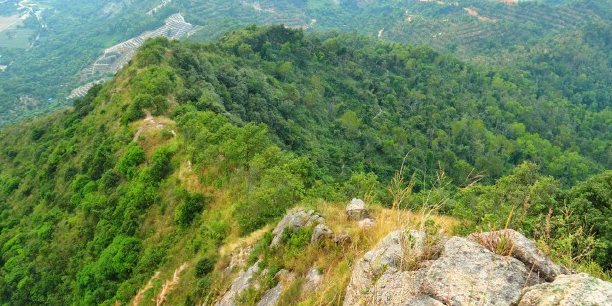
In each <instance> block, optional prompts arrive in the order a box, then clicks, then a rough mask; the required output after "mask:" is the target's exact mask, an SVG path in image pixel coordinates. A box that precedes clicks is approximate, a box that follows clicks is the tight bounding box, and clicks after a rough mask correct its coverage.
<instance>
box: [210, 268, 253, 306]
mask: <svg viewBox="0 0 612 306" xmlns="http://www.w3.org/2000/svg"><path fill="white" fill-rule="evenodd" d="M257 272H259V261H258V262H257V263H255V264H254V265H253V266H251V267H250V268H249V269H247V270H246V271H241V272H240V274H239V275H238V277H237V278H236V279H234V281H233V282H232V285H231V286H230V288H229V290H227V291H226V292H225V293H224V294H223V296H222V297H221V300H219V301H218V302H217V303H215V305H216V306H235V305H236V304H237V299H238V297H239V296H240V294H242V293H243V292H245V291H246V290H247V289H249V288H251V286H253V285H255V274H257Z"/></svg>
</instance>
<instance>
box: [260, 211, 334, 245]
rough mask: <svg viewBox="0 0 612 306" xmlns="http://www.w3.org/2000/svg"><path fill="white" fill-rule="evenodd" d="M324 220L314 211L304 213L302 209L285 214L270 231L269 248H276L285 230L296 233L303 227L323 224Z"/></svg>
mask: <svg viewBox="0 0 612 306" xmlns="http://www.w3.org/2000/svg"><path fill="white" fill-rule="evenodd" d="M323 223H325V219H324V218H323V217H321V216H319V214H317V213H315V212H314V210H308V211H306V210H305V209H304V208H301V207H297V208H294V209H292V210H290V211H288V212H287V214H286V215H285V217H284V218H283V219H282V220H281V221H280V222H279V223H278V225H277V226H276V227H275V228H274V230H273V231H272V234H273V235H274V237H273V238H272V243H270V247H274V246H277V245H278V244H279V243H280V241H281V239H282V237H283V233H284V232H285V230H286V229H291V230H293V231H297V230H298V229H300V228H302V227H305V226H313V225H315V224H323Z"/></svg>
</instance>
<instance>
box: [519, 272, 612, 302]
mask: <svg viewBox="0 0 612 306" xmlns="http://www.w3.org/2000/svg"><path fill="white" fill-rule="evenodd" d="M518 305H519V306H574V305H584V306H596V305H597V306H604V305H605V306H609V305H612V284H611V283H608V282H604V281H602V280H600V279H598V278H594V277H591V276H589V275H588V274H585V273H580V274H574V275H560V276H559V277H557V278H556V279H555V281H554V282H552V283H544V284H540V285H537V286H533V287H529V288H526V289H525V295H523V298H522V299H521V302H520V303H519V304H518Z"/></svg>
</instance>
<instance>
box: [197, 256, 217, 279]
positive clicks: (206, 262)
mask: <svg viewBox="0 0 612 306" xmlns="http://www.w3.org/2000/svg"><path fill="white" fill-rule="evenodd" d="M215 264H216V261H215V260H214V259H212V258H210V257H204V258H202V259H200V260H198V262H197V263H196V265H195V276H196V277H197V278H203V277H204V276H206V275H208V274H209V273H210V272H212V271H213V270H214V269H215Z"/></svg>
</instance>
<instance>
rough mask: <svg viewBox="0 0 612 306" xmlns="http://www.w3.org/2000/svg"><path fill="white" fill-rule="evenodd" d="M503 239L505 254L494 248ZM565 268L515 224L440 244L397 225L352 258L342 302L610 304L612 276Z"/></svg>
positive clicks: (520, 305)
mask: <svg viewBox="0 0 612 306" xmlns="http://www.w3.org/2000/svg"><path fill="white" fill-rule="evenodd" d="M502 239H503V243H510V247H508V248H507V249H506V250H507V251H508V253H509V254H510V255H508V256H503V255H498V254H495V253H494V252H492V251H491V250H490V249H493V250H496V246H497V244H499V243H501V241H502ZM481 243H482V244H481ZM483 244H484V246H483ZM485 246H486V247H485ZM438 247H440V248H441V249H440V250H439V251H440V252H439V253H437V252H436V248H438ZM432 250H433V251H432ZM432 254H439V257H437V256H435V255H432ZM436 257H437V258H436ZM411 258H412V259H414V258H417V259H418V260H417V261H416V262H415V261H414V260H411ZM566 273H569V271H568V270H567V269H566V268H564V267H561V266H558V265H556V264H554V263H553V262H552V261H551V260H550V259H549V258H548V257H546V255H545V254H544V253H543V252H542V251H540V250H539V249H537V247H536V246H535V244H534V243H533V242H531V241H530V240H529V239H527V238H525V237H524V236H522V235H521V234H520V233H518V232H516V231H510V230H508V231H503V232H493V233H481V234H477V235H471V236H470V238H469V239H467V238H462V237H453V238H450V239H448V240H446V241H445V242H444V243H442V244H439V245H438V244H436V243H432V241H428V239H427V237H426V236H425V234H424V233H422V232H416V231H413V232H399V231H398V232H393V233H391V234H389V235H388V236H387V237H385V238H384V239H383V240H382V241H381V242H380V243H379V244H378V245H377V246H376V247H375V248H374V249H372V250H371V251H370V252H368V253H366V254H365V255H364V257H363V258H362V259H361V260H359V261H358V262H357V263H356V264H355V266H354V268H353V274H352V276H351V280H350V283H349V285H348V287H347V290H346V297H345V300H344V305H345V306H348V305H397V306H399V305H402V306H403V305H417V306H420V305H428V306H442V305H452V306H463V305H465V306H467V305H495V306H498V305H499V306H513V305H518V306H553V305H560V306H570V305H608V306H612V284H611V283H607V282H604V281H602V280H599V279H596V278H593V277H590V276H588V275H586V274H577V275H565V274H566ZM547 281H548V282H547ZM551 281H552V282H551Z"/></svg>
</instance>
